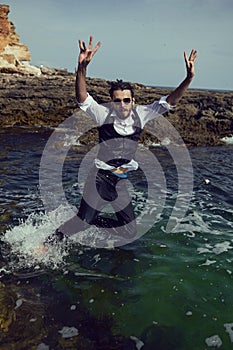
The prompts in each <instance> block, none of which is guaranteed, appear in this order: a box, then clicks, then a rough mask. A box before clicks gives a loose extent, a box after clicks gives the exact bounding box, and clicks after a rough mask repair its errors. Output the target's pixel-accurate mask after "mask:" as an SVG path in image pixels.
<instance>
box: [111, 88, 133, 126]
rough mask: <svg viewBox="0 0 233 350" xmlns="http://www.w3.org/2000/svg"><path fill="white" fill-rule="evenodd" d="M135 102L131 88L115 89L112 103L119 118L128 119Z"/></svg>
mask: <svg viewBox="0 0 233 350" xmlns="http://www.w3.org/2000/svg"><path fill="white" fill-rule="evenodd" d="M133 102H134V99H133V98H132V95H131V91H130V90H115V91H113V97H112V104H113V108H114V110H115V111H116V114H117V116H118V117H119V118H121V119H126V118H127V117H128V116H129V115H130V112H131V109H132V106H133Z"/></svg>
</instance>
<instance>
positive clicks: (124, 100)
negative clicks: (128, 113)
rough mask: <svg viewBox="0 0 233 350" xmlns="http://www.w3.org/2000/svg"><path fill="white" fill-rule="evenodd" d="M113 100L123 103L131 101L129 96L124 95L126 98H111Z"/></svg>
mask: <svg viewBox="0 0 233 350" xmlns="http://www.w3.org/2000/svg"><path fill="white" fill-rule="evenodd" d="M113 102H115V103H120V102H124V103H125V104H128V103H130V102H131V98H130V97H126V98H123V99H122V100H121V99H120V98H115V100H113Z"/></svg>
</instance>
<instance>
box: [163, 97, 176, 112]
mask: <svg viewBox="0 0 233 350" xmlns="http://www.w3.org/2000/svg"><path fill="white" fill-rule="evenodd" d="M167 97H168V95H167V96H163V97H161V99H160V100H159V104H160V105H162V106H163V107H164V108H166V109H167V110H170V109H173V108H175V107H176V106H172V105H170V104H169V103H167Z"/></svg>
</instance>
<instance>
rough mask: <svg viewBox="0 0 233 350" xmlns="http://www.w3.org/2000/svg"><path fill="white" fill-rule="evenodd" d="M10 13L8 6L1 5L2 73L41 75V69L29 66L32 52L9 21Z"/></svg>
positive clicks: (0, 49)
mask: <svg viewBox="0 0 233 350" xmlns="http://www.w3.org/2000/svg"><path fill="white" fill-rule="evenodd" d="M9 12H10V8H9V6H8V5H0V72H2V73H18V74H32V75H40V74H41V71H40V69H39V68H37V67H33V66H30V65H29V61H30V59H31V54H30V51H29V50H28V48H27V46H26V45H24V44H22V43H20V42H19V35H18V34H17V33H16V31H15V26H14V24H13V23H12V22H10V21H9V20H8V13H9Z"/></svg>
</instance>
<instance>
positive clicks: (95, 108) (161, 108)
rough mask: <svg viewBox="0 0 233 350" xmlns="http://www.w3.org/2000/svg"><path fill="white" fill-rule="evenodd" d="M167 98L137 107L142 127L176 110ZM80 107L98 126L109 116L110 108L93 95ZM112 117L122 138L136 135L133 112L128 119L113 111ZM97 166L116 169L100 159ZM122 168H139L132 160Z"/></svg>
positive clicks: (115, 127) (79, 104) (97, 160)
mask: <svg viewBox="0 0 233 350" xmlns="http://www.w3.org/2000/svg"><path fill="white" fill-rule="evenodd" d="M166 98H167V96H163V97H161V98H160V100H159V101H154V102H153V103H151V104H149V105H136V107H135V109H136V111H137V113H138V116H139V118H140V121H141V127H142V128H143V127H144V126H145V124H146V123H147V122H148V121H150V120H152V119H154V118H156V117H157V116H159V115H161V114H164V113H165V112H167V111H169V110H170V109H172V108H174V106H171V105H170V104H168V103H167V101H166ZM78 106H79V107H80V108H81V109H82V110H83V111H85V112H86V113H87V114H88V115H89V116H90V117H91V118H92V119H93V120H94V121H95V122H96V123H97V125H98V126H101V125H103V124H104V122H105V119H106V118H107V116H108V113H109V108H108V107H106V106H105V105H101V104H99V103H97V102H96V101H95V100H94V98H93V97H92V96H91V95H89V94H88V95H87V98H86V100H85V101H84V102H82V103H78ZM112 116H113V117H114V124H113V125H114V129H115V130H116V132H117V133H118V134H120V135H122V136H126V135H131V134H132V133H134V128H133V126H134V118H133V111H131V114H130V115H129V116H128V117H127V118H126V119H120V118H118V117H117V115H116V112H115V111H114V110H113V112H112ZM95 165H96V167H97V168H101V169H105V170H111V169H113V168H114V167H112V166H110V165H108V164H106V163H104V162H102V161H100V160H99V159H96V160H95ZM122 167H127V168H128V170H129V171H130V170H136V169H137V168H138V164H137V162H135V160H133V159H132V160H131V161H130V162H129V163H127V164H125V165H123V166H122Z"/></svg>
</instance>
